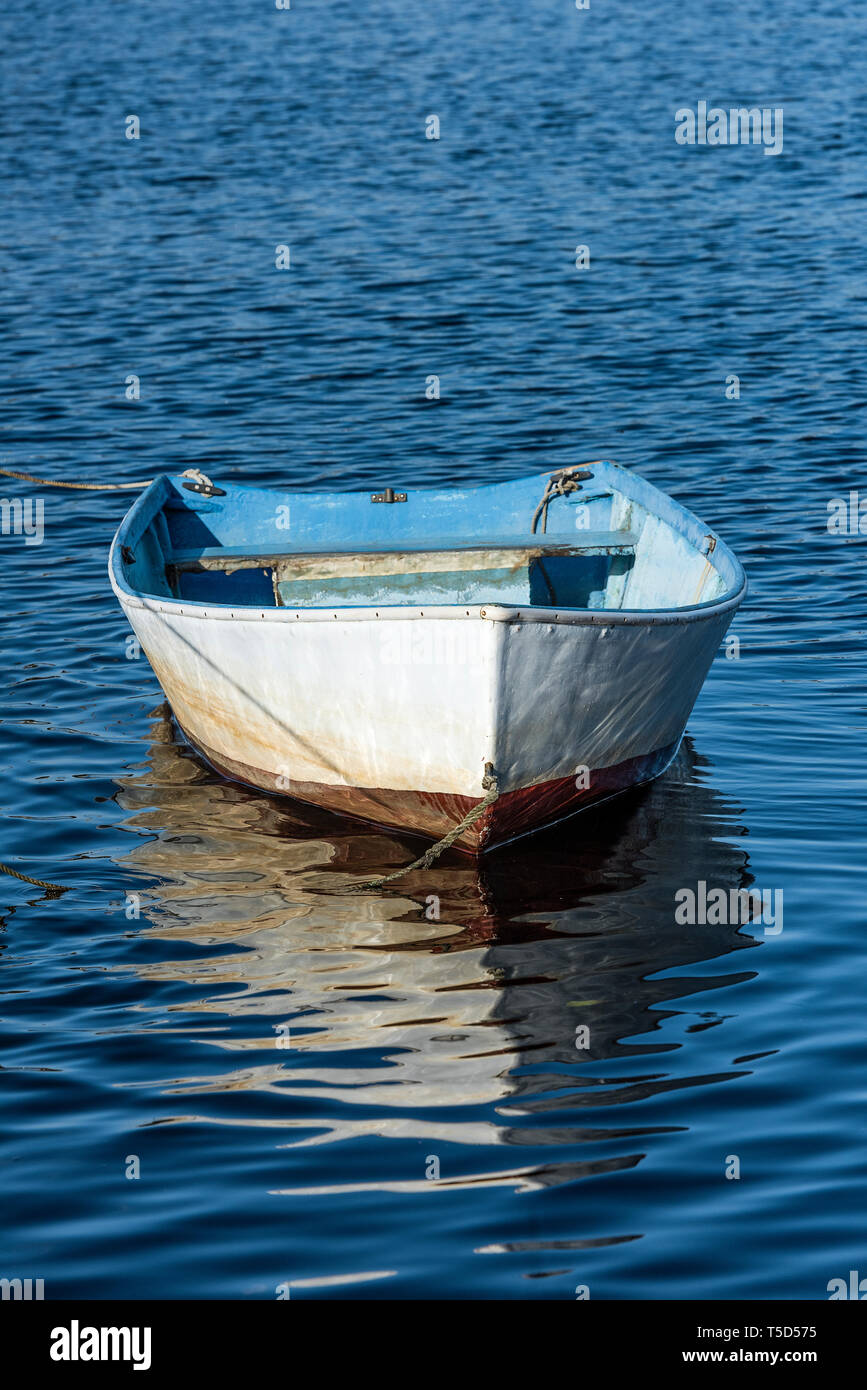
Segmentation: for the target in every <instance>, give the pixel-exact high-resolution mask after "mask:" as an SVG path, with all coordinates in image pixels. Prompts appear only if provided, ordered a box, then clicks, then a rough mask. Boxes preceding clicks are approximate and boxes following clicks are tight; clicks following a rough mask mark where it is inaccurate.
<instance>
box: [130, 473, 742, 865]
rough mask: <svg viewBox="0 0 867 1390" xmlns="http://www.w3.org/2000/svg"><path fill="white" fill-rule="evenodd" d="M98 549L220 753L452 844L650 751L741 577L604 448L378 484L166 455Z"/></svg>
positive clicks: (562, 809) (528, 817)
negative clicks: (223, 469)
mask: <svg viewBox="0 0 867 1390" xmlns="http://www.w3.org/2000/svg"><path fill="white" fill-rule="evenodd" d="M109 573H110V577H111V583H112V587H113V589H114V592H115V594H116V595H117V597H118V599H119V601H120V604H121V606H122V608H123V610H124V613H125V614H126V616H127V619H128V621H129V623H130V624H131V626H132V628H133V631H134V633H135V635H136V638H137V639H138V642H139V643H140V646H141V649H142V650H143V651H144V653H145V655H146V656H147V658H148V660H149V662H150V664H151V667H152V668H153V671H154V673H155V675H156V677H157V679H158V680H159V682H160V685H161V686H162V688H163V690H164V692H165V695H166V698H167V700H168V702H169V704H170V706H171V709H172V712H173V714H174V717H175V719H176V720H177V723H178V725H179V727H180V730H181V732H182V734H183V735H184V737H185V738H186V739H187V740H188V742H189V743H190V744H191V745H192V747H193V748H194V749H196V750H197V751H198V753H199V754H200V755H201V756H202V757H203V758H205V759H206V760H207V762H209V763H210V764H211V765H212V766H213V767H214V768H216V769H217V770H218V771H219V772H221V773H222V774H223V775H225V776H226V777H229V778H232V779H234V780H236V781H240V782H244V783H247V784H248V785H250V786H253V787H256V788H259V789H261V790H263V791H267V792H275V793H278V794H282V795H286V796H291V797H295V798H298V799H300V800H302V801H306V802H312V803H314V804H315V805H318V806H321V807H324V808H326V809H327V810H329V811H333V812H337V813H341V814H346V815H351V816H354V817H360V818H361V819H363V820H367V821H372V822H375V823H377V824H379V825H383V826H388V827H391V828H397V829H400V830H403V831H407V832H411V833H415V834H419V835H422V836H427V837H429V838H432V839H438V838H440V837H444V836H453V837H454V843H455V845H456V847H457V848H459V849H462V850H465V851H467V852H469V853H471V854H479V853H482V852H484V851H488V850H491V849H493V848H495V847H497V846H500V845H503V844H506V843H508V842H509V841H511V840H514V839H516V838H517V837H519V836H522V835H526V834H529V833H531V832H533V831H536V830H539V829H541V828H542V827H545V826H549V825H552V824H554V823H555V822H557V821H560V820H562V819H564V818H565V817H566V816H569V815H572V814H573V813H575V812H576V811H580V810H583V809H586V808H587V807H589V806H592V805H594V804H597V803H598V802H599V801H601V800H603V799H605V798H608V797H611V796H614V795H616V794H618V793H620V792H623V791H625V790H627V789H628V788H630V787H634V786H636V785H638V784H640V783H643V782H648V781H650V780H651V779H652V778H655V777H658V776H659V775H660V774H661V773H662V772H664V771H665V769H666V767H667V766H668V765H669V763H670V762H671V761H672V759H673V758H674V756H675V754H676V752H677V749H678V746H679V744H680V740H681V737H682V735H683V732H684V728H685V726H686V721H687V719H688V717H689V714H690V712H691V710H692V707H693V704H694V703H695V700H696V697H697V696H698V693H699V691H700V689H701V687H702V684H703V683H704V679H705V677H706V675H707V672H708V670H709V668H710V665H711V662H712V661H713V658H714V656H715V654H716V652H717V650H718V648H719V646H720V643H721V641H722V639H723V637H724V635H725V632H726V630H727V628H728V626H729V623H730V622H731V620H732V617H733V616H734V613H735V611H736V609H737V607H738V605H739V604H740V602H741V600H742V599H743V597H744V594H745V592H746V579H745V576H744V572H743V569H742V568H741V565H740V564H739V562H738V560H737V559H736V558H735V556H734V555H733V554H732V552H731V551H730V550H729V549H728V547H727V546H726V545H725V543H724V542H723V541H722V540H720V539H719V537H718V536H717V535H716V534H715V533H714V532H713V531H710V530H708V528H707V527H706V526H705V525H704V524H703V523H702V522H701V521H699V520H698V518H697V517H695V516H693V515H692V513H690V512H688V511H687V510H686V509H685V508H684V507H682V506H680V505H679V504H678V503H677V502H675V501H674V500H673V499H672V498H671V497H669V496H668V495H667V494H665V493H664V492H661V491H660V490H659V489H658V488H656V487H654V486H653V485H652V484H650V483H649V482H647V481H646V480H645V479H643V478H641V477H639V476H638V475H637V474H635V473H633V472H631V471H630V470H628V469H626V468H623V467H620V466H619V465H617V464H615V463H611V462H607V461H601V462H595V463H592V464H585V465H581V466H580V467H579V466H574V467H570V468H564V469H559V470H557V471H555V472H552V473H543V474H541V475H539V474H536V475H534V476H532V477H526V478H521V479H518V480H517V481H511V482H504V483H495V484H491V485H486V486H481V487H471V488H417V489H412V490H410V489H406V490H402V491H396V490H395V489H394V488H392V487H387V488H384V489H383V490H381V491H379V492H375V493H370V492H344V493H335V492H275V491H270V490H266V489H263V488H254V487H242V486H236V485H233V484H229V483H225V484H224V485H218V484H216V483H213V482H211V480H210V479H208V478H206V477H205V476H204V475H203V474H201V473H198V472H197V471H196V470H190V471H189V472H188V473H187V474H180V475H162V476H160V477H158V478H156V479H154V481H153V482H152V483H151V484H150V486H149V487H148V488H147V489H146V490H145V491H144V492H143V493H142V494H141V496H140V497H139V498H138V500H137V501H136V503H135V505H134V506H133V507H132V508H131V509H130V511H129V512H128V513H127V515H126V517H125V518H124V520H123V522H122V523H121V525H120V527H119V529H118V532H117V535H116V536H115V538H114V542H113V544H112V548H111V555H110V558H109ZM465 822H466V823H465ZM456 830H457V834H455V831H456Z"/></svg>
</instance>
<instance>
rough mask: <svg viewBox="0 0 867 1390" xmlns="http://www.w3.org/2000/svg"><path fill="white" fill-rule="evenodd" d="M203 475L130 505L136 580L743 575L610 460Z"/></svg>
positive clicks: (567, 579)
mask: <svg viewBox="0 0 867 1390" xmlns="http://www.w3.org/2000/svg"><path fill="white" fill-rule="evenodd" d="M552 478H553V479H554V480H555V481H554V482H552ZM558 479H559V484H558V482H557V481H556V480H558ZM202 487H203V485H202V484H200V483H197V482H195V481H190V480H189V479H187V478H184V477H179V476H163V477H160V478H158V479H157V480H156V481H155V482H154V484H152V486H151V487H150V488H149V489H148V491H147V492H146V493H144V494H143V495H142V497H141V498H140V499H139V501H138V502H137V503H136V505H135V506H134V507H133V508H132V510H131V511H130V513H129V514H128V516H127V517H126V519H125V521H124V523H123V525H122V527H121V530H120V532H119V533H118V542H119V544H118V546H117V547H116V552H117V554H116V560H115V564H116V567H117V571H118V578H119V579H120V580H121V582H122V583H123V584H124V585H125V586H126V587H128V588H129V589H130V590H132V591H134V592H137V593H140V594H147V595H152V596H155V597H162V598H165V599H175V600H180V601H184V602H187V603H196V604H202V605H206V606H208V607H213V606H227V607H230V608H232V609H237V608H239V607H251V608H257V609H263V608H269V607H277V608H281V607H282V608H291V609H295V610H297V611H300V610H302V609H306V608H329V609H334V608H347V607H364V608H381V607H386V606H388V607H393V606H406V607H411V608H413V609H418V608H422V609H423V608H424V607H426V606H427V607H433V606H442V605H453V606H455V605H468V604H472V605H478V604H484V603H490V604H503V605H507V606H510V607H543V608H551V607H558V608H564V609H603V610H604V609H628V610H633V611H634V610H639V611H642V610H660V609H673V608H679V607H688V606H694V605H696V604H702V603H711V602H714V601H717V600H719V599H720V598H722V597H723V596H725V595H726V594H727V593H728V592H730V591H731V592H734V591H735V590H736V589H737V588H739V587H740V584H741V582H742V579H743V574H742V571H741V570H740V566H739V564H738V562H737V561H736V560H735V558H734V556H733V555H732V554H731V552H730V551H729V550H728V549H727V547H726V546H725V545H724V544H723V543H722V542H721V541H718V539H717V537H716V536H715V535H713V533H711V532H709V531H708V530H707V528H706V527H705V526H703V524H702V523H701V522H700V521H699V520H698V519H697V518H696V517H694V516H693V515H692V514H691V513H690V512H688V511H686V510H685V509H684V508H683V507H681V506H680V505H679V504H678V503H676V502H674V501H673V499H672V498H670V497H669V496H667V494H665V493H663V492H661V491H660V490H659V489H657V488H655V487H653V486H652V485H651V484H650V483H648V482H646V481H645V480H644V479H642V478H640V477H638V475H636V474H634V473H632V472H630V471H629V470H627V469H623V468H620V467H619V466H618V465H616V464H613V463H595V464H589V465H583V466H581V467H580V468H578V467H576V468H574V469H572V470H559V471H558V473H555V474H553V475H552V474H550V473H547V474H541V475H539V474H537V475H535V476H532V477H528V478H522V479H519V480H517V481H515V482H506V483H499V484H491V485H487V486H482V487H472V488H451V489H435V488H419V489H415V490H407V491H403V492H401V491H396V490H394V489H392V488H386V489H384V490H383V491H381V492H379V493H370V492H364V493H359V492H345V493H339V492H328V493H302V492H295V493H280V492H272V491H268V490H265V489H262V488H249V487H238V486H234V485H231V484H227V485H225V486H217V485H214V487H215V489H216V490H215V491H214V492H213V493H211V492H210V490H209V489H207V488H205V490H204V491H202V490H200V489H201V488H202Z"/></svg>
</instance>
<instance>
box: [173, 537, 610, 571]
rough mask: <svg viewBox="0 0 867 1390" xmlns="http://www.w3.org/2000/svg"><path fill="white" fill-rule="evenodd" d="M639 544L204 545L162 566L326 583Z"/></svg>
mask: <svg viewBox="0 0 867 1390" xmlns="http://www.w3.org/2000/svg"><path fill="white" fill-rule="evenodd" d="M637 544H638V535H637V533H636V532H634V531H584V532H580V533H577V534H576V535H575V536H574V537H573V536H548V535H538V536H534V535H531V536H517V537H506V538H497V539H492V540H489V541H485V540H479V539H477V538H476V537H473V538H472V539H468V540H457V541H449V542H444V541H442V540H430V541H425V540H418V539H411V540H409V539H408V540H402V539H400V538H395V540H394V541H393V542H392V544H391V545H390V546H389V545H386V544H385V543H384V542H382V541H374V542H370V543H369V544H366V545H354V546H347V545H345V544H344V543H336V544H333V545H319V546H310V545H307V546H305V545H303V544H301V545H298V546H285V547H279V548H278V547H276V546H267V547H266V546H262V547H260V548H255V549H254V548H252V547H251V546H249V545H234V546H208V547H203V548H199V549H195V550H178V551H175V552H174V553H173V554H172V555H171V557H170V558H169V560H168V561H167V562H166V569H167V570H174V571H175V573H178V574H180V573H183V572H185V571H187V572H188V571H191V570H192V571H195V570H222V571H224V572H225V573H227V574H231V573H232V572H233V571H235V570H244V569H271V570H274V572H275V574H276V573H278V572H279V573H280V574H282V575H286V576H288V575H289V574H292V575H295V576H297V577H298V578H301V577H302V576H303V577H305V578H308V579H312V578H317V579H325V578H327V577H329V576H334V577H338V576H346V575H350V574H367V575H374V574H396V573H400V572H403V573H407V572H409V573H413V572H417V571H423V572H426V573H432V572H447V571H450V570H454V569H456V568H458V569H461V570H467V569H490V568H491V567H502V566H505V567H508V568H510V569H511V568H516V569H517V568H521V567H523V566H528V565H529V564H530V563H531V561H533V560H538V559H542V558H544V556H546V555H563V556H570V555H576V556H578V555H632V554H634V552H635V547H636V545H637Z"/></svg>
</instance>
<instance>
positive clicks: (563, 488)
mask: <svg viewBox="0 0 867 1390" xmlns="http://www.w3.org/2000/svg"><path fill="white" fill-rule="evenodd" d="M591 467H592V465H589V464H582V465H580V466H579V465H578V464H572V465H571V466H570V467H569V468H561V469H559V470H558V471H557V472H556V473H552V474H551V476H550V477H549V478H548V479H547V480H546V483H545V491H544V492H543V493H542V500H541V501H540V503H539V505H538V507H537V508H536V510H535V512H534V513H533V524H532V526H531V527H530V530H531V531H532V532H533V534H534V535H535V533H536V526H537V524H538V522H539V518H540V517H541V519H542V532H543V534H544V532H545V531H547V529H548V507H549V505H550V503H551V502H553V500H554V498H555V497H568V496H569V493H570V492H580V491H581V486H582V484H583V483H585V482H586V481H587V479H588V478H592V477H593V474H592V473H591V472H590V468H591Z"/></svg>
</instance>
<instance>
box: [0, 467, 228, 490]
mask: <svg viewBox="0 0 867 1390" xmlns="http://www.w3.org/2000/svg"><path fill="white" fill-rule="evenodd" d="M0 473H3V474H4V475H5V476H6V477H7V478H18V479H20V481H21V482H23V483H38V484H39V486H40V487H66V488H74V489H75V490H76V491H77V492H141V491H143V489H144V488H146V487H150V485H151V483H152V482H153V481H154V479H153V478H145V480H144V482H142V483H67V482H64V481H63V480H62V479H61V478H37V477H36V476H35V474H33V473H18V472H17V471H16V470H15V469H14V468H0ZM181 477H182V478H192V480H193V482H195V483H197V484H198V485H199V487H200V488H201V489H202V490H203V491H204V490H205V489H208V490H211V489H213V487H214V484H213V483H212V482H211V480H210V478H208V477H207V476H206V475H205V474H204V473H203V472H202V471H201V469H199V468H186V469H185V470H184V472H183V473H182V474H181Z"/></svg>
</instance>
